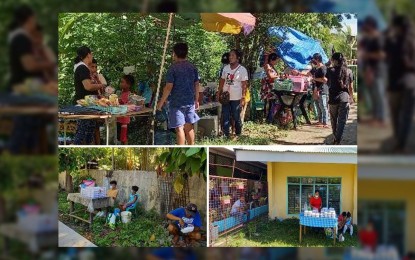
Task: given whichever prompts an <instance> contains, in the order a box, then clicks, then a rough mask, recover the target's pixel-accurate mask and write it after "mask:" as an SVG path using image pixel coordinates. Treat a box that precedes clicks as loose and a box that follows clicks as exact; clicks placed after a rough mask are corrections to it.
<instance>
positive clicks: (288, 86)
mask: <svg viewBox="0 0 415 260" xmlns="http://www.w3.org/2000/svg"><path fill="white" fill-rule="evenodd" d="M293 88H294V83H293V81H292V80H291V79H283V80H275V81H274V89H275V90H283V91H292V90H293Z"/></svg>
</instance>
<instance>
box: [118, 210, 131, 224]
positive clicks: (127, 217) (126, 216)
mask: <svg viewBox="0 0 415 260" xmlns="http://www.w3.org/2000/svg"><path fill="white" fill-rule="evenodd" d="M131 216H132V214H131V212H130V211H123V212H121V222H122V223H124V224H128V223H130V222H131Z"/></svg>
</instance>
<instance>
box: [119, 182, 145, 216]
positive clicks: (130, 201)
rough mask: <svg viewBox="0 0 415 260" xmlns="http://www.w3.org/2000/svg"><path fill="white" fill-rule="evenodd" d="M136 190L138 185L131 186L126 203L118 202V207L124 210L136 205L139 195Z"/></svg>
mask: <svg viewBox="0 0 415 260" xmlns="http://www.w3.org/2000/svg"><path fill="white" fill-rule="evenodd" d="M137 192H138V187H137V186H132V187H131V194H130V197H129V199H128V202H127V203H124V204H119V206H120V208H121V209H122V210H123V211H125V210H129V209H134V208H135V207H136V205H137V201H138V197H139V196H140V195H138V194H137Z"/></svg>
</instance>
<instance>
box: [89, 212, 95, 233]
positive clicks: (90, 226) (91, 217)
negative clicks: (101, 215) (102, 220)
mask: <svg viewBox="0 0 415 260" xmlns="http://www.w3.org/2000/svg"><path fill="white" fill-rule="evenodd" d="M92 215H93V213H92V212H89V228H90V229H91V228H92V221H93V220H94V217H93V216H92Z"/></svg>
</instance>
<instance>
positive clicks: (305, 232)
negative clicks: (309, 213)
mask: <svg viewBox="0 0 415 260" xmlns="http://www.w3.org/2000/svg"><path fill="white" fill-rule="evenodd" d="M306 229H307V227H306V226H304V235H306V234H307V231H306Z"/></svg>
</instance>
